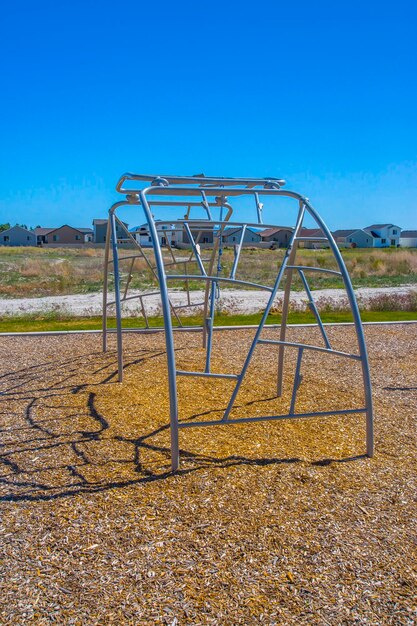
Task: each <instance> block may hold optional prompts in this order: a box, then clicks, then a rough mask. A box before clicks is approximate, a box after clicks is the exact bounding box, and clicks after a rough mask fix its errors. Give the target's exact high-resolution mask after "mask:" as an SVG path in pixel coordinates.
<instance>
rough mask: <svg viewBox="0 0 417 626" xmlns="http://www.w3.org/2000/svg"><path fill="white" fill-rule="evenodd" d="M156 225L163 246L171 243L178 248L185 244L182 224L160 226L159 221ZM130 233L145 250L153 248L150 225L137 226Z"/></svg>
mask: <svg viewBox="0 0 417 626" xmlns="http://www.w3.org/2000/svg"><path fill="white" fill-rule="evenodd" d="M155 225H156V230H157V233H158V239H159V243H160V244H161V246H166V245H167V243H169V244H170V245H171V246H174V247H176V246H178V245H179V244H182V243H183V232H184V229H183V226H182V225H181V224H158V220H157V221H156V222H155ZM129 232H130V233H131V234H132V235H133V236H134V237H135V239H136V241H137V242H138V243H140V245H141V246H142V247H143V248H150V247H151V246H152V238H151V235H150V232H149V226H148V224H142V225H141V226H135V227H134V228H131V229H130V231H129Z"/></svg>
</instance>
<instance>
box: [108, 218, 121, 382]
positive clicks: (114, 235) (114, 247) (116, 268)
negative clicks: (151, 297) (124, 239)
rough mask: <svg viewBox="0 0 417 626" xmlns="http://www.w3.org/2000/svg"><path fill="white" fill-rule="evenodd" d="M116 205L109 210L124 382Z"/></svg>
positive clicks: (118, 360)
mask: <svg viewBox="0 0 417 626" xmlns="http://www.w3.org/2000/svg"><path fill="white" fill-rule="evenodd" d="M114 210H115V207H112V208H111V209H110V211H109V221H110V228H111V245H112V251H113V271H114V300H115V306H116V327H117V369H118V374H119V382H120V383H121V382H123V339H122V305H121V302H120V274H119V252H118V249H117V230H116V217H115V215H114Z"/></svg>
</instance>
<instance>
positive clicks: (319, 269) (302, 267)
mask: <svg viewBox="0 0 417 626" xmlns="http://www.w3.org/2000/svg"><path fill="white" fill-rule="evenodd" d="M285 269H286V270H303V271H304V270H305V271H312V272H324V273H325V274H337V275H338V276H341V275H342V272H338V271H337V270H328V269H326V268H324V267H314V266H310V265H287V266H286V268H285Z"/></svg>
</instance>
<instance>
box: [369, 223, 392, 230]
mask: <svg viewBox="0 0 417 626" xmlns="http://www.w3.org/2000/svg"><path fill="white" fill-rule="evenodd" d="M386 226H388V227H389V226H397V224H371V225H370V226H365V228H364V229H363V230H375V228H385V227H386ZM397 228H400V226H397Z"/></svg>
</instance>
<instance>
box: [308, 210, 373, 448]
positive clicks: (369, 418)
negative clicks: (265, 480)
mask: <svg viewBox="0 0 417 626" xmlns="http://www.w3.org/2000/svg"><path fill="white" fill-rule="evenodd" d="M306 208H307V211H308V212H309V213H310V215H311V216H312V217H313V218H314V219H315V221H316V223H317V224H318V225H319V226H320V228H321V229H322V231H323V232H324V233H325V235H326V237H327V239H328V242H329V245H330V248H331V250H332V251H333V254H334V256H335V258H336V261H337V264H338V266H339V269H340V272H341V274H342V278H343V282H344V284H345V289H346V293H347V296H348V300H349V304H350V308H351V310H352V315H353V321H354V323H355V329H356V337H357V340H358V347H359V353H360V355H361V363H362V378H363V385H364V394H365V404H366V407H367V411H366V454H367V456H368V457H372V456H373V454H374V423H373V402H372V386H371V377H370V373H369V361H368V352H367V349H366V342H365V336H364V333H363V327H362V321H361V316H360V313H359V308H358V303H357V302H356V297H355V292H354V291H353V287H352V282H351V280H350V276H349V274H348V271H347V269H346V265H345V263H344V261H343V257H342V255H341V253H340V250H339V248H338V246H337V244H336V242H335V240H334V239H333V235H332V233H331V232H330V230H329V229H328V227H327V226H326V224H325V223H324V221H323V220H322V219H321V217H320V215H319V214H318V213H317V212H316V211H315V210H314V209H313V207H312V206H311V204H310V203H309V202H308V201H306Z"/></svg>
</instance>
